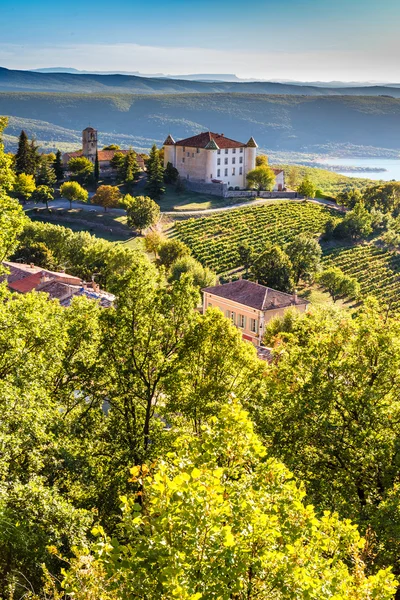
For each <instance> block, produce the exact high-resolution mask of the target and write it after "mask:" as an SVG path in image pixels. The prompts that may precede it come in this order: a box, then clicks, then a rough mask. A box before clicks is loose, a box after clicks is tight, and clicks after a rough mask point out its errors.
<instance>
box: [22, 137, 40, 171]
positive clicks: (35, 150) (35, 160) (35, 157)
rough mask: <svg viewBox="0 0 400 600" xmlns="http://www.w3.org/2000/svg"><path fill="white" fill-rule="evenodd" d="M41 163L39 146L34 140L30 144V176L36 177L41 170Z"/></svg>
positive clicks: (28, 167) (28, 166)
mask: <svg viewBox="0 0 400 600" xmlns="http://www.w3.org/2000/svg"><path fill="white" fill-rule="evenodd" d="M40 161H41V156H40V154H39V146H38V145H37V144H36V141H35V140H34V139H33V138H32V140H31V143H30V144H29V153H28V165H27V171H25V173H28V174H29V175H33V176H34V177H35V176H36V173H37V170H38V169H39V165H40Z"/></svg>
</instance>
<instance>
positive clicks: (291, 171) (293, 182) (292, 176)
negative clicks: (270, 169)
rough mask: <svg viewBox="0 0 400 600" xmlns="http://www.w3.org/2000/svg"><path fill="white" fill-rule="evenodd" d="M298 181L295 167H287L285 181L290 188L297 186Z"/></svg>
mask: <svg viewBox="0 0 400 600" xmlns="http://www.w3.org/2000/svg"><path fill="white" fill-rule="evenodd" d="M298 181H299V172H298V169H297V167H295V166H291V167H289V168H288V170H287V173H286V183H287V186H288V188H289V189H290V190H294V189H296V188H297V184H298Z"/></svg>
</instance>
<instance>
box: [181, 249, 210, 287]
mask: <svg viewBox="0 0 400 600" xmlns="http://www.w3.org/2000/svg"><path fill="white" fill-rule="evenodd" d="M184 273H187V274H189V275H190V276H191V277H192V280H193V285H194V286H195V287H197V288H200V289H201V288H204V287H208V286H211V285H215V281H216V275H215V273H213V272H212V271H211V269H209V268H208V267H203V265H202V264H201V263H199V261H197V260H196V259H195V258H193V256H182V257H181V258H178V259H177V260H176V261H175V262H174V263H173V264H172V265H171V280H172V281H175V280H179V279H180V278H181V277H182V275H183V274H184Z"/></svg>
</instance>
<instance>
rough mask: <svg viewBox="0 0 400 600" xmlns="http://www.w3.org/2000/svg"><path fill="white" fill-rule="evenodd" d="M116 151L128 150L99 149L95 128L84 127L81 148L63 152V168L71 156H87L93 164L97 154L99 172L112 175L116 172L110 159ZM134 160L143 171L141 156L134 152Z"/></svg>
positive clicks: (107, 175)
mask: <svg viewBox="0 0 400 600" xmlns="http://www.w3.org/2000/svg"><path fill="white" fill-rule="evenodd" d="M117 152H120V153H121V154H124V155H126V154H128V152H129V150H99V149H98V144H97V131H96V129H93V127H86V129H84V130H83V131H82V149H81V150H77V151H76V152H65V154H63V157H62V160H63V166H64V169H67V165H68V161H69V160H70V159H71V158H80V157H81V156H84V157H85V158H88V159H89V160H90V161H91V162H92V163H93V164H95V162H96V154H97V156H98V159H99V169H100V174H101V175H102V176H103V177H112V176H113V175H115V174H116V172H115V169H113V167H112V165H111V160H112V159H113V158H114V156H115V154H116V153H117ZM136 160H137V163H138V165H139V168H140V169H141V170H142V171H144V168H145V165H144V160H143V157H142V156H140V154H138V153H136Z"/></svg>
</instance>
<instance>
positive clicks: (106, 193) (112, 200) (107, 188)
mask: <svg viewBox="0 0 400 600" xmlns="http://www.w3.org/2000/svg"><path fill="white" fill-rule="evenodd" d="M121 198H122V194H121V192H120V191H119V189H118V188H117V187H116V186H115V185H100V186H99V187H98V188H97V190H96V193H95V195H94V196H92V199H91V203H92V204H98V205H99V206H102V207H103V208H104V212H106V211H107V208H117V207H118V206H119V204H120V202H121Z"/></svg>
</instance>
